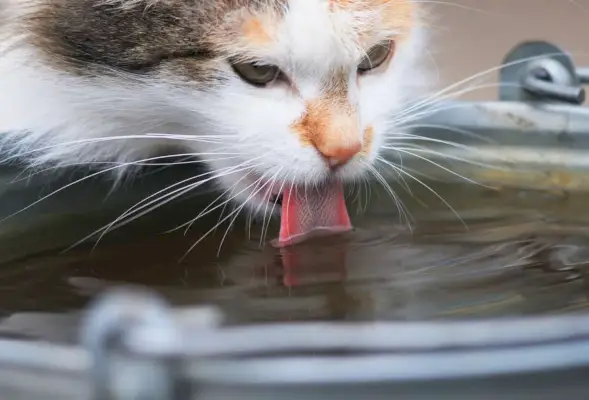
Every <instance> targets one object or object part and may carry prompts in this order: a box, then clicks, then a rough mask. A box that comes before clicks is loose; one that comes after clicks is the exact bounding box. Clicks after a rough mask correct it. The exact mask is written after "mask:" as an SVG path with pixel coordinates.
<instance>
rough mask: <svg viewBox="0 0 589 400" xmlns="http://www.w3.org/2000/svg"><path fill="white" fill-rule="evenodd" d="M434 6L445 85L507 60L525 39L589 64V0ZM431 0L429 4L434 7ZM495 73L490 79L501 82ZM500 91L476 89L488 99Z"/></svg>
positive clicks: (437, 56) (475, 0)
mask: <svg viewBox="0 0 589 400" xmlns="http://www.w3.org/2000/svg"><path fill="white" fill-rule="evenodd" d="M424 2H425V3H431V4H432V6H433V11H434V12H433V13H434V14H435V19H434V20H433V22H432V24H433V27H434V29H433V35H434V43H433V44H432V46H431V48H430V52H431V54H432V58H433V59H434V60H435V62H436V63H437V65H438V67H439V71H440V85H448V84H451V83H453V82H456V81H458V80H461V79H464V78H466V77H467V76H470V75H472V74H475V73H478V72H480V71H483V70H486V69H489V68H492V67H494V66H496V65H498V64H500V63H501V61H502V59H503V57H505V55H506V54H507V52H508V51H509V50H510V49H511V48H512V47H513V46H515V45H516V44H517V43H519V42H520V41H523V40H538V39H541V40H546V41H550V42H552V43H553V44H555V45H557V46H560V47H561V48H562V49H563V50H565V51H567V52H569V54H570V55H571V56H572V57H573V59H574V61H575V63H576V65H577V66H585V65H589V0H445V1H439V2H438V1H426V0H424ZM429 5H430V4H428V6H429ZM496 76H497V74H496V73H495V72H493V73H490V74H489V76H488V80H487V81H486V82H495V81H496ZM496 96H497V90H496V89H494V88H487V89H481V90H476V91H473V92H470V93H468V94H466V95H464V96H463V98H465V99H472V100H488V99H494V98H496Z"/></svg>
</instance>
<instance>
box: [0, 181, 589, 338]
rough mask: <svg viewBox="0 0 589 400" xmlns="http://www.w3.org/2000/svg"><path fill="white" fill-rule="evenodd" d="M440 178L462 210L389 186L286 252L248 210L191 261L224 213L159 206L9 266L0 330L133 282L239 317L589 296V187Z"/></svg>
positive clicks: (473, 313) (526, 309)
mask: <svg viewBox="0 0 589 400" xmlns="http://www.w3.org/2000/svg"><path fill="white" fill-rule="evenodd" d="M435 188H436V190H437V191H438V192H439V193H440V194H441V195H442V196H443V197H444V198H445V199H446V201H447V202H448V203H449V204H450V205H451V206H452V207H453V208H454V211H452V210H450V209H449V208H448V207H447V206H446V205H445V204H443V203H442V202H440V201H439V200H438V199H437V198H436V197H435V196H433V195H432V194H431V193H430V192H429V191H426V190H422V191H419V190H418V189H417V188H416V189H415V190H414V191H413V196H415V198H418V199H419V201H414V200H411V199H412V196H410V195H409V194H405V195H404V196H403V201H404V202H405V204H406V205H407V207H408V210H409V213H410V214H411V216H412V217H413V220H411V221H410V224H408V223H407V222H406V221H405V220H401V221H400V220H399V213H398V212H397V209H396V207H395V205H394V203H393V202H392V201H391V200H390V199H389V198H388V197H387V196H386V195H385V194H384V192H378V191H376V189H375V190H374V191H373V193H372V196H371V198H372V200H371V202H370V205H369V207H368V208H367V209H366V210H365V211H364V212H363V213H362V215H359V216H357V218H356V221H355V226H356V229H355V230H354V232H351V233H349V234H347V235H345V236H340V237H331V238H323V239H321V240H320V241H316V242H313V243H306V244H302V245H298V246H295V247H292V248H288V249H282V250H279V249H275V248H273V247H272V246H270V245H266V246H262V247H260V245H259V243H260V237H261V229H260V226H255V225H254V226H253V227H251V229H249V228H248V229H246V228H245V224H244V222H243V221H242V222H238V223H237V225H236V226H235V227H234V228H233V229H232V230H231V231H229V234H228V235H227V237H226V238H225V240H224V242H223V247H222V248H221V252H220V255H219V256H218V255H217V254H218V249H219V242H220V238H221V237H223V236H224V235H225V229H221V228H220V229H219V230H218V232H216V234H215V235H212V236H210V237H208V238H207V239H206V240H204V241H203V242H202V243H201V244H200V245H199V246H198V247H196V248H195V249H194V250H193V251H192V252H191V253H190V254H189V255H188V256H187V257H186V258H185V259H184V260H183V261H182V262H179V261H178V260H179V259H180V258H181V257H182V256H183V255H184V253H185V251H186V249H187V248H189V247H190V245H191V244H192V243H194V242H195V241H196V240H197V239H198V238H199V237H200V235H202V233H204V232H206V231H207V230H208V229H209V228H210V226H212V225H211V224H214V223H215V222H216V221H217V220H218V218H219V215H211V216H210V218H209V219H207V220H204V221H202V222H201V224H200V225H196V224H195V226H194V227H193V229H192V230H191V231H189V232H188V233H187V234H184V232H183V231H176V232H174V233H168V234H157V233H158V232H162V231H163V230H167V229H169V228H171V227H173V224H175V223H176V222H175V220H174V219H173V218H168V217H167V216H165V215H163V214H159V215H158V213H155V214H153V216H152V217H151V220H149V218H147V219H146V221H147V222H145V223H144V224H143V225H141V226H139V227H136V228H133V229H134V230H127V231H121V232H119V233H116V232H115V233H113V234H112V235H107V237H106V238H105V239H103V241H102V242H101V243H100V244H99V245H98V247H97V249H96V250H94V251H92V250H91V246H92V243H90V244H89V245H88V246H80V247H78V248H75V249H73V250H70V251H68V252H66V253H63V254H59V251H58V250H55V251H43V252H42V253H39V254H34V255H30V256H27V257H24V258H21V259H19V260H17V261H13V262H10V263H7V264H6V265H4V266H3V267H2V269H0V304H2V312H3V315H5V316H9V315H12V317H11V318H9V319H7V320H5V321H4V323H3V324H0V332H9V333H10V332H12V333H14V331H20V333H23V334H26V333H29V334H39V335H45V336H51V334H48V333H47V332H48V331H49V330H50V329H51V328H50V325H51V324H50V323H49V322H47V321H45V320H43V318H44V317H43V315H39V314H35V318H37V321H45V322H43V323H38V324H37V325H35V326H34V327H32V325H30V323H29V322H28V320H27V322H25V320H23V319H18V317H22V314H14V313H17V312H23V311H36V312H64V311H72V310H77V309H79V308H80V307H82V306H83V305H84V304H86V301H87V300H88V297H89V296H91V295H93V294H95V293H97V292H99V291H100V290H102V289H103V288H105V287H107V286H109V285H111V284H113V283H122V282H124V283H133V284H142V285H147V286H150V287H152V288H154V289H155V290H157V291H159V292H160V293H162V294H163V295H165V296H166V297H167V298H168V299H169V301H170V302H172V303H174V304H178V305H193V304H204V303H214V304H218V305H221V306H222V307H223V309H224V310H225V311H226V312H227V313H228V318H229V322H230V323H249V322H261V321H289V320H313V319H331V320H371V319H395V320H417V319H431V318H462V317H482V316H508V315H523V314H541V313H552V312H565V311H566V312H573V311H581V310H583V311H584V310H586V309H587V308H588V305H589V301H588V298H587V296H588V294H589V290H588V283H587V282H588V281H587V279H589V276H588V274H587V271H588V269H587V265H586V264H587V263H588V262H589V252H588V247H587V245H586V237H587V235H588V233H589V228H587V226H589V225H587V222H589V221H584V218H589V215H586V213H584V211H585V210H584V207H583V204H586V198H584V197H581V196H579V197H578V198H577V197H575V196H570V197H564V196H553V195H545V194H540V193H533V192H522V191H509V190H490V189H481V188H478V187H476V186H474V185H471V186H464V187H463V186H456V185H436V187H435ZM399 190H401V189H399ZM425 205H427V206H425ZM457 214H458V215H459V216H460V218H458V217H457ZM188 215H190V213H189V214H188ZM183 218H185V216H184V217H183ZM184 220H186V219H184ZM162 223H163V225H165V226H163V228H162V229H160V227H161V226H162ZM170 224H172V226H170ZM92 228H95V227H92ZM271 229H274V231H275V228H271ZM129 232H131V233H129ZM52 321H57V320H55V319H54V320H52ZM39 324H40V325H42V327H40V325H39ZM55 324H57V325H58V326H59V327H60V328H61V329H63V328H64V326H65V324H64V323H62V322H54V325H55ZM58 336H59V335H58ZM52 337H53V336H52Z"/></svg>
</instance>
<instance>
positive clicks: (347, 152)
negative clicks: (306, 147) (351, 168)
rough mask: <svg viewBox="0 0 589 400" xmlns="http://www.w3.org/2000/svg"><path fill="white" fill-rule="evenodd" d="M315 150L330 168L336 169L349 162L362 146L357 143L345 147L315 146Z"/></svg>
mask: <svg viewBox="0 0 589 400" xmlns="http://www.w3.org/2000/svg"><path fill="white" fill-rule="evenodd" d="M317 150H318V151H319V153H321V155H322V156H323V157H325V159H326V160H327V163H328V164H329V166H330V167H332V168H334V167H338V166H340V165H344V164H346V163H347V162H349V161H350V160H351V159H352V158H354V156H355V155H356V154H358V153H359V152H360V150H362V144H361V143H360V142H359V141H355V142H353V143H349V144H346V145H338V146H335V147H330V146H325V147H324V146H317Z"/></svg>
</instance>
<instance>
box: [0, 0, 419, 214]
mask: <svg viewBox="0 0 589 400" xmlns="http://www.w3.org/2000/svg"><path fill="white" fill-rule="evenodd" d="M14 1H18V0H14ZM325 4H326V2H323V1H319V0H292V1H291V6H290V9H289V13H288V14H287V16H286V19H285V20H284V22H283V23H282V24H281V25H280V27H279V42H278V44H277V45H276V46H274V48H273V53H272V54H268V58H269V61H270V62H273V63H276V64H277V65H279V66H280V67H281V68H282V69H283V70H284V72H285V73H287V74H288V75H289V77H290V79H292V80H293V81H294V82H295V84H296V85H297V87H298V88H299V89H300V93H301V94H302V97H303V99H301V98H297V97H296V96H294V95H293V94H291V93H290V92H289V91H288V90H286V89H285V88H283V87H280V86H277V87H272V88H266V89H260V88H256V87H252V86H250V85H248V84H247V83H245V82H243V81H241V80H240V79H239V78H237V77H236V76H234V75H231V76H232V78H231V79H230V80H229V81H228V83H227V84H226V85H225V86H223V87H220V88H219V89H218V90H216V91H213V92H200V91H199V90H198V89H197V88H195V87H194V86H191V85H189V84H182V85H181V84H178V83H179V82H174V79H173V78H172V77H169V76H168V77H165V76H162V77H160V78H150V79H140V78H137V77H133V78H132V77H129V76H125V75H123V74H119V76H117V77H108V78H107V77H105V78H102V79H96V78H94V79H88V78H82V77H79V76H73V75H68V74H67V73H65V72H62V71H59V70H55V69H52V68H50V67H49V66H47V65H45V64H44V63H43V61H42V58H41V57H40V56H39V51H38V50H37V49H35V48H33V47H32V46H31V45H24V44H19V45H18V46H16V47H15V49H14V50H11V51H8V52H3V53H2V56H0V93H1V94H2V95H1V96H0V132H6V133H3V134H2V135H3V136H2V138H1V140H0V144H1V145H2V147H3V150H4V151H7V150H8V151H10V152H12V153H13V154H21V155H23V154H27V155H28V157H29V159H30V160H31V162H32V163H46V162H50V163H57V164H62V165H71V164H85V163H95V162H103V161H115V162H120V163H129V162H133V161H136V160H140V159H143V158H147V157H149V156H150V155H151V154H153V153H155V152H156V151H157V150H158V149H159V148H161V147H162V146H165V145H166V143H170V142H171V143H172V144H175V145H178V144H181V145H182V146H185V147H186V148H188V149H189V151H190V152H194V153H197V154H198V153H207V154H208V153H221V154H227V153H231V154H233V155H234V156H232V155H227V156H225V158H226V159H225V160H220V159H219V160H216V161H215V160H211V161H210V162H209V165H210V167H211V168H212V169H214V170H217V171H220V173H221V174H223V172H224V171H226V170H225V169H226V168H231V167H235V166H236V165H239V164H241V163H244V162H245V163H247V162H248V161H250V160H253V159H255V161H251V162H250V163H249V165H250V166H252V167H254V166H255V168H254V171H253V172H254V173H253V174H250V175H248V176H247V177H245V172H239V173H233V174H225V175H223V176H221V177H220V178H219V181H220V183H221V185H222V186H223V187H225V188H233V194H234V195H236V194H237V193H238V192H240V191H242V193H241V194H239V195H237V197H236V198H237V199H239V200H241V201H244V200H245V199H246V198H248V197H249V195H250V194H251V188H250V189H248V190H244V188H246V187H247V185H249V184H251V183H252V182H253V181H252V179H255V178H256V177H260V176H262V175H263V176H264V177H265V178H274V179H276V180H277V181H276V182H277V183H276V184H275V186H274V189H273V190H274V191H277V189H278V188H280V186H281V185H282V183H283V182H289V183H290V182H296V183H303V182H305V183H310V184H312V183H315V182H317V181H319V180H320V179H323V178H324V177H325V176H326V175H327V174H328V173H329V171H328V169H327V167H326V165H325V163H324V161H323V160H322V159H321V157H320V156H319V154H318V153H317V151H316V150H314V149H313V148H310V147H303V146H302V145H301V144H300V143H299V141H298V139H297V138H296V136H295V135H294V134H293V133H292V132H291V131H290V129H289V125H291V124H292V123H293V121H296V120H297V119H298V118H299V117H300V116H301V114H302V113H303V112H304V102H305V101H306V100H310V99H313V98H316V97H317V96H319V89H320V85H321V81H322V80H323V79H325V77H326V76H327V75H328V74H329V73H330V72H331V71H332V67H334V66H339V67H342V66H343V67H346V68H348V70H349V71H350V82H351V83H353V84H352V89H351V90H350V96H351V97H352V98H350V102H351V103H352V104H356V105H357V106H358V109H359V115H360V125H361V126H360V130H359V131H358V133H359V134H361V132H363V131H364V128H365V127H366V126H368V125H372V126H373V127H374V129H375V130H374V132H375V135H374V146H373V149H372V152H371V154H369V156H368V158H367V159H366V160H365V161H368V162H373V161H374V158H375V157H376V155H377V152H378V148H379V146H380V145H381V143H382V142H383V138H384V135H385V128H386V127H387V126H388V122H390V119H391V118H394V116H395V113H397V112H399V111H400V110H401V109H402V106H403V104H404V103H405V102H406V101H407V99H408V98H410V97H412V96H413V95H415V94H416V93H415V87H416V85H418V84H419V83H420V81H423V80H424V78H425V77H424V76H423V75H422V74H423V69H422V68H418V67H420V66H421V64H420V63H421V62H422V61H421V56H423V54H424V52H425V49H424V42H425V41H424V31H423V28H422V27H421V26H419V24H418V23H416V24H415V27H414V30H413V32H411V34H410V35H409V36H408V37H407V38H406V39H405V40H404V41H403V43H401V44H400V45H399V46H398V47H397V51H396V54H395V56H394V58H393V60H392V63H391V64H390V66H389V67H388V69H387V70H386V71H383V72H382V73H377V74H369V75H366V76H363V77H361V78H360V80H359V85H358V86H357V87H356V84H355V82H356V76H355V73H356V72H355V71H356V65H357V63H358V62H359V61H360V59H361V58H362V55H363V54H361V53H360V52H358V51H357V50H356V48H355V47H354V46H351V45H350V44H349V43H347V42H346V40H342V38H343V37H344V36H345V35H346V33H347V32H349V31H350V29H351V28H350V24H352V23H353V22H354V21H352V20H350V17H349V15H346V14H345V13H342V14H339V15H336V16H330V15H329V14H328V12H327V8H326V6H325ZM1 32H2V42H1V43H2V47H3V48H2V49H0V50H5V49H6V48H7V47H8V46H9V45H10V44H12V43H14V42H15V41H16V40H18V39H20V38H15V37H14V34H13V32H12V31H10V29H8V28H6V27H5V28H3V30H2V31H1ZM227 73H228V74H231V72H230V70H229V68H228V69H227ZM149 133H167V134H175V135H186V137H185V138H184V139H182V138H180V139H174V140H167V139H164V138H162V139H157V138H153V137H151V136H146V137H145V138H140V137H139V136H140V135H144V134H149ZM121 135H134V136H136V137H135V138H133V139H125V140H122V139H116V140H107V141H99V142H92V140H93V139H103V138H109V137H116V136H121ZM190 135H195V136H196V137H197V140H189V136H190ZM199 135H209V136H210V135H215V136H217V137H218V139H216V140H199V139H198V136H199ZM77 141H87V142H86V143H84V144H73V142H77ZM40 148H45V151H42V152H39V151H36V150H38V149H40ZM221 157H223V156H221V155H220V156H219V157H214V156H210V155H209V156H203V158H205V159H211V158H221ZM228 157H234V158H231V159H229V158H228ZM365 169H366V168H365V167H364V166H363V165H362V162H361V161H360V160H352V162H350V163H349V164H347V165H346V166H345V167H344V168H342V169H341V170H339V172H338V173H339V174H340V176H341V177H342V178H344V179H356V178H358V177H360V176H362V175H364V174H365V173H366V171H365ZM251 201H252V205H254V206H259V205H260V204H261V203H260V202H261V201H262V197H261V196H258V197H256V198H254V199H251Z"/></svg>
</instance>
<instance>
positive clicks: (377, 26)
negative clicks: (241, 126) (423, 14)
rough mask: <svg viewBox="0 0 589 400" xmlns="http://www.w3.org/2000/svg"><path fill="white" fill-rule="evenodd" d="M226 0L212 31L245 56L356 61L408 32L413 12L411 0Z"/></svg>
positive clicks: (222, 42)
mask: <svg viewBox="0 0 589 400" xmlns="http://www.w3.org/2000/svg"><path fill="white" fill-rule="evenodd" d="M227 1H228V3H227V4H233V5H234V6H233V7H227V9H226V12H225V15H224V17H223V19H224V21H225V23H224V24H220V25H218V26H217V27H214V29H213V30H212V38H213V39H214V40H215V42H216V44H217V45H218V46H219V47H222V48H224V49H225V50H227V51H228V52H229V53H235V54H236V55H243V56H246V57H247V56H248V55H252V56H254V57H263V58H270V59H271V58H277V59H285V58H288V59H290V60H292V61H296V60H299V59H300V60H304V62H310V61H312V60H316V61H318V62H323V63H329V62H330V61H335V62H338V61H339V62H345V61H346V59H349V60H357V58H358V57H359V56H361V55H362V54H364V53H365V52H366V51H367V50H369V49H370V47H372V46H374V45H376V44H379V43H380V42H382V41H383V40H387V39H391V38H396V37H397V38H398V37H402V36H403V35H405V34H407V33H408V32H409V31H410V30H411V28H412V24H413V23H414V16H415V11H416V10H415V3H414V2H413V1H411V0H280V2H278V1H276V0H262V1H258V2H255V6H252V4H254V3H253V2H247V3H249V4H247V5H242V6H240V5H239V3H235V2H234V1H233V0H227ZM242 4H243V3H242ZM337 58H341V60H337Z"/></svg>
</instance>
